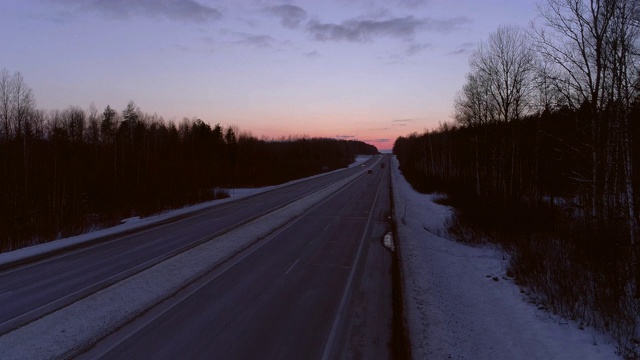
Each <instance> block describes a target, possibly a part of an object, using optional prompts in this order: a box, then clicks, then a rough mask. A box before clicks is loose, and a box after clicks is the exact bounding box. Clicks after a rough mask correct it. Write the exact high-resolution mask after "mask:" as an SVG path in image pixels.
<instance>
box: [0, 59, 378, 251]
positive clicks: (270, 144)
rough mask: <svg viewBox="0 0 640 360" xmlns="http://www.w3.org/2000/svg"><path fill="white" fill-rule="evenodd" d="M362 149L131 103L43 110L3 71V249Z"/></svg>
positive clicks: (351, 156) (332, 161)
mask: <svg viewBox="0 0 640 360" xmlns="http://www.w3.org/2000/svg"><path fill="white" fill-rule="evenodd" d="M377 153H378V150H377V149H376V148H375V147H374V146H372V145H368V144H366V143H364V142H360V141H353V140H349V141H348V140H336V139H327V138H308V137H300V138H283V139H277V140H275V139H258V138H256V137H254V136H252V135H251V134H249V133H247V132H243V131H241V130H239V129H238V128H237V127H234V126H230V127H226V128H223V127H222V126H220V125H219V124H218V125H215V126H213V127H212V126H210V125H209V124H207V123H205V122H203V121H201V120H199V119H183V121H182V122H180V123H178V124H176V123H174V122H167V121H165V120H164V119H162V118H161V117H159V116H158V115H149V114H147V113H143V112H142V111H141V110H140V109H139V108H138V107H136V105H135V104H134V103H133V102H129V104H127V106H126V108H125V109H123V110H122V111H120V112H119V111H116V110H115V109H113V108H111V107H110V106H107V107H106V108H105V109H104V110H103V111H101V112H100V111H98V110H97V109H96V108H95V106H93V105H92V106H90V107H89V109H88V110H84V109H82V108H80V107H77V106H70V107H68V108H66V109H64V110H49V111H46V110H41V109H37V108H36V106H35V97H34V95H33V92H32V90H31V89H30V88H29V86H28V85H27V84H26V83H25V81H24V79H23V77H22V75H21V74H20V73H13V74H12V73H10V72H9V71H8V70H6V69H3V70H1V71H0V218H1V219H2V220H1V221H0V251H9V250H13V249H17V248H20V247H24V246H28V245H32V244H36V243H42V242H46V241H50V240H52V239H56V238H61V237H67V236H71V235H75V234H79V233H82V232H85V231H88V230H91V229H95V228H100V227H106V226H111V225H114V224H117V223H118V222H119V221H120V220H121V219H124V218H128V217H131V216H145V215H150V214H154V213H158V212H161V211H164V210H167V209H171V208H177V207H181V206H184V205H187V204H193V203H196V202H202V201H206V200H211V199H215V198H219V197H225V196H228V194H227V193H226V192H225V190H224V188H233V187H259V186H266V185H275V184H280V183H284V182H287V181H290V180H293V179H298V178H302V177H306V176H310V175H314V174H318V173H322V172H326V171H331V170H335V169H339V168H343V167H346V166H348V165H349V164H350V163H352V162H353V161H354V160H355V156H356V155H357V154H377Z"/></svg>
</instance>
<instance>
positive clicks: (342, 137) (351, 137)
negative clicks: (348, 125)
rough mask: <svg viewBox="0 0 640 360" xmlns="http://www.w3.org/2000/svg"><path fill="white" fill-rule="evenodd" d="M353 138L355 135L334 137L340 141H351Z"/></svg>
mask: <svg viewBox="0 0 640 360" xmlns="http://www.w3.org/2000/svg"><path fill="white" fill-rule="evenodd" d="M355 137H356V136H355V135H336V139H340V140H346V139H353V138H355Z"/></svg>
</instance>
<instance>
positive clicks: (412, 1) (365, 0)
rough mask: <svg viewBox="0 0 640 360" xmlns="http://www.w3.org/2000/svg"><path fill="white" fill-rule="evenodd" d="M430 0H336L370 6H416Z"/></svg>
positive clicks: (425, 3)
mask: <svg viewBox="0 0 640 360" xmlns="http://www.w3.org/2000/svg"><path fill="white" fill-rule="evenodd" d="M431 1H432V0H338V2H340V3H343V4H347V5H352V4H353V3H361V4H364V5H368V6H370V7H380V6H389V7H393V6H402V7H407V8H417V7H421V6H425V5H427V4H428V3H430V2H431Z"/></svg>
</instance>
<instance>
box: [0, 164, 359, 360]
mask: <svg viewBox="0 0 640 360" xmlns="http://www.w3.org/2000/svg"><path fill="white" fill-rule="evenodd" d="M360 175H361V174H356V175H352V176H351V177H349V178H347V179H345V180H342V181H340V182H338V183H336V184H334V185H331V186H329V187H327V188H325V189H323V190H320V191H318V192H316V193H313V194H311V195H309V196H307V197H305V198H303V199H300V200H298V201H296V202H294V203H292V204H290V205H288V206H286V207H284V208H281V209H279V210H277V211H275V212H273V213H270V214H268V215H266V216H264V217H261V218H259V219H257V220H254V221H252V222H250V223H249V224H247V225H245V226H243V227H241V228H238V229H235V230H233V231H231V232H229V233H227V234H225V235H222V236H220V237H217V238H215V239H213V240H211V241H209V242H206V243H204V244H202V245H200V246H197V247H195V248H193V249H191V250H188V251H186V252H184V253H181V254H179V255H177V256H175V257H173V258H171V259H168V260H166V261H164V262H162V263H160V264H157V265H155V266H153V267H151V268H149V269H147V270H145V271H142V272H140V273H138V274H136V275H134V276H132V277H129V278H127V279H125V280H123V281H121V282H119V283H117V284H114V285H112V286H110V287H108V288H106V289H103V290H101V291H99V292H97V293H95V294H93V295H91V296H88V297H86V298H84V299H82V300H79V301H77V302H75V303H73V304H71V305H69V306H67V307H65V308H63V309H61V310H59V311H56V312H54V313H51V314H49V315H47V316H45V317H43V318H41V319H39V320H36V321H34V322H32V323H30V324H28V325H26V326H24V327H22V328H19V329H17V330H15V331H13V332H11V333H8V334H6V335H4V336H2V337H0V358H1V359H41V358H60V357H73V356H74V355H77V354H78V352H81V351H82V350H83V349H86V348H87V347H88V346H90V345H91V344H93V343H94V342H95V341H97V340H99V339H101V338H104V337H105V336H107V335H108V334H109V333H111V332H112V331H114V329H117V328H119V327H121V326H123V325H124V324H126V323H127V322H129V321H131V320H132V319H134V318H136V317H137V316H139V315H140V314H142V313H143V312H145V311H146V310H148V309H150V308H151V307H153V306H154V305H156V304H158V303H160V302H161V301H163V300H164V299H167V298H168V297H170V296H171V295H172V294H174V293H175V292H177V291H179V290H180V289H181V288H183V287H184V286H185V285H186V284H187V283H189V282H190V281H193V280H194V279H197V278H198V277H200V276H202V275H203V274H205V273H206V272H208V271H210V270H211V269H212V268H213V267H215V266H216V265H218V264H220V263H221V262H223V261H224V260H226V259H228V258H229V257H231V256H233V255H234V254H236V253H238V252H239V251H241V250H242V249H245V248H247V247H248V246H250V245H251V244H253V243H255V242H257V241H258V240H259V239H260V238H263V237H265V236H267V235H268V234H270V233H271V232H273V231H274V230H275V229H277V228H279V227H281V226H283V225H284V224H286V223H287V222H288V221H290V220H291V219H293V218H294V217H296V216H299V215H301V214H302V213H303V212H305V211H306V210H307V209H309V208H311V207H312V206H314V205H315V204H317V203H318V202H319V201H321V200H322V199H324V198H326V197H327V196H329V195H330V194H332V193H334V192H335V191H337V190H338V189H340V188H341V187H343V186H344V185H346V184H347V183H348V182H350V181H352V180H353V179H355V177H357V176H360Z"/></svg>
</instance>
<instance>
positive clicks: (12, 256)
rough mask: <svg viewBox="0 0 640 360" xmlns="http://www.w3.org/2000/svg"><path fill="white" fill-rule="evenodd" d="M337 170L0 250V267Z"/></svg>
mask: <svg viewBox="0 0 640 360" xmlns="http://www.w3.org/2000/svg"><path fill="white" fill-rule="evenodd" d="M370 158H371V156H370V155H358V156H357V157H356V160H355V161H354V162H353V163H352V164H351V165H349V168H351V167H355V166H358V165H361V164H362V163H364V162H365V161H367V160H369V159H370ZM341 170H342V169H338V170H334V171H331V172H327V173H322V174H318V175H314V176H310V177H307V178H303V179H298V180H292V181H289V182H287V183H284V184H279V185H273V186H266V187H261V188H232V189H224V190H226V191H227V192H228V193H229V195H230V197H229V198H226V199H218V200H212V201H207V202H203V203H200V204H196V205H191V206H185V207H183V208H180V209H175V210H170V211H166V212H163V213H161V214H158V215H153V216H149V217H145V218H140V217H138V216H136V217H132V218H128V219H123V220H122V221H121V223H120V224H119V225H117V226H113V227H110V228H105V229H100V230H96V231H92V232H87V233H85V234H81V235H77V236H73V237H68V238H64V239H58V240H55V241H50V242H47V243H44V244H38V245H34V246H29V247H24V248H21V249H18V250H14V251H10V252H5V253H1V254H0V268H3V267H9V266H11V264H15V263H17V262H20V261H22V260H24V259H29V258H33V257H38V256H43V255H45V254H48V253H52V252H56V251H62V250H64V249H67V248H70V247H74V246H79V245H81V244H85V243H91V242H94V241H99V240H101V239H103V238H105V237H108V236H113V235H117V234H122V233H124V232H128V231H134V230H139V229H142V228H145V227H148V226H152V225H153V224H157V223H160V222H163V221H167V220H170V219H173V218H176V217H179V216H183V215H187V214H191V213H194V212H196V211H200V210H203V209H207V208H209V207H211V206H214V205H218V204H222V203H225V202H229V201H233V200H235V199H239V198H242V197H246V196H251V195H256V194H259V193H262V192H265V191H269V190H273V189H276V188H280V187H283V186H287V185H291V184H295V183H298V182H301V181H306V180H309V179H313V178H317V177H320V176H325V175H328V174H330V173H334V172H336V171H341Z"/></svg>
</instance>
